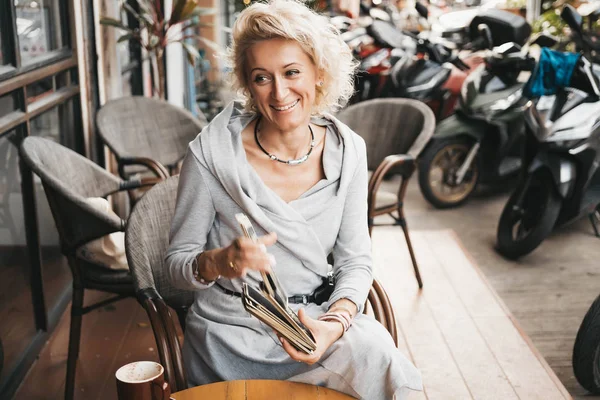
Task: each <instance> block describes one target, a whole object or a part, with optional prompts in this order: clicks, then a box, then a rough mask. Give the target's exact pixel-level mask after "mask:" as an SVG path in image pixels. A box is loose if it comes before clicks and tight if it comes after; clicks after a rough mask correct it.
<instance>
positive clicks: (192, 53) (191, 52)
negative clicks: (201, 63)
mask: <svg viewBox="0 0 600 400" xmlns="http://www.w3.org/2000/svg"><path fill="white" fill-rule="evenodd" d="M181 45H182V46H183V49H184V50H185V53H186V54H187V59H188V61H189V62H190V64H192V65H193V66H195V65H196V60H197V59H198V58H200V53H198V50H197V49H196V48H195V47H193V46H192V45H191V44H189V43H186V42H181Z"/></svg>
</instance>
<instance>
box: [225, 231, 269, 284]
mask: <svg viewBox="0 0 600 400" xmlns="http://www.w3.org/2000/svg"><path fill="white" fill-rule="evenodd" d="M276 241H277V234H276V233H275V232H271V233H269V234H268V235H265V236H261V237H259V238H258V242H256V243H254V242H253V241H252V240H251V239H248V238H247V237H238V238H237V239H235V240H234V241H233V243H231V244H230V245H229V246H227V247H224V248H221V249H219V253H218V254H217V257H215V261H216V267H217V269H218V273H219V275H221V276H222V277H224V278H229V279H231V278H240V277H242V278H243V277H245V276H246V274H247V273H248V271H249V270H254V271H264V272H271V268H272V267H273V266H275V257H273V255H272V254H269V253H267V246H271V245H273V244H275V242H276Z"/></svg>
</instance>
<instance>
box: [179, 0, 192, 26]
mask: <svg viewBox="0 0 600 400" xmlns="http://www.w3.org/2000/svg"><path fill="white" fill-rule="evenodd" d="M195 9H196V3H194V2H193V1H189V2H187V3H186V4H185V7H184V8H183V10H182V11H181V16H180V17H179V22H181V21H185V20H186V19H188V18H190V17H193V16H194V14H193V12H194V10H195Z"/></svg>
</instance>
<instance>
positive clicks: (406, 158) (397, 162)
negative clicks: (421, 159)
mask: <svg viewBox="0 0 600 400" xmlns="http://www.w3.org/2000/svg"><path fill="white" fill-rule="evenodd" d="M416 167H417V161H416V160H415V158H414V157H412V156H410V155H408V154H392V155H390V156H387V157H386V158H384V159H383V161H382V162H381V164H379V166H377V169H376V170H375V172H374V173H373V175H372V176H371V179H370V180H369V189H368V190H369V200H368V202H369V210H374V209H375V198H376V196H377V191H378V190H379V186H381V182H382V181H383V177H384V176H385V174H387V173H388V172H390V171H391V170H394V171H399V172H400V175H402V178H403V179H404V180H405V181H407V180H408V179H409V178H410V177H411V176H412V174H413V172H415V169H416ZM398 201H402V199H401V198H400V194H399V197H398Z"/></svg>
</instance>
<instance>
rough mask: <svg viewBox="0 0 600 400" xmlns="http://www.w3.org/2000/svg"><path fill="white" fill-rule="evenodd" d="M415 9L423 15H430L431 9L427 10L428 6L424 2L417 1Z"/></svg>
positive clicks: (425, 16)
mask: <svg viewBox="0 0 600 400" xmlns="http://www.w3.org/2000/svg"><path fill="white" fill-rule="evenodd" d="M415 9H416V10H417V12H418V13H419V15H420V16H421V17H423V18H425V19H427V17H428V16H429V10H427V7H426V6H424V5H423V3H419V2H418V1H417V3H416V4H415Z"/></svg>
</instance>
